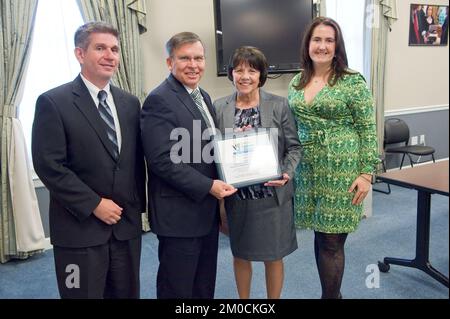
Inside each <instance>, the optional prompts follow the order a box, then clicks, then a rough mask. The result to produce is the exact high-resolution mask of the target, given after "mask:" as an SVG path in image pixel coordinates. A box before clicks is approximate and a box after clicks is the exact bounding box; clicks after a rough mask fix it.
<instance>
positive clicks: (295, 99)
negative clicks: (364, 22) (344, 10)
mask: <svg viewBox="0 0 450 319" xmlns="http://www.w3.org/2000/svg"><path fill="white" fill-rule="evenodd" d="M300 59H301V65H302V71H301V72H300V73H299V74H297V75H296V76H295V77H294V78H293V79H292V81H291V83H290V85H289V94H288V100H289V105H290V107H291V108H292V110H293V112H294V114H295V118H296V120H297V124H298V134H299V138H300V142H301V143H302V146H303V157H302V159H301V162H300V165H299V166H298V168H297V173H296V177H295V181H296V194H295V197H294V198H295V213H296V225H297V226H298V227H302V228H309V229H313V230H314V234H315V237H314V252H315V257H316V264H317V268H318V271H319V277H320V282H321V286H322V298H341V297H342V295H341V293H340V288H341V282H342V276H343V273H344V258H345V257H344V243H345V240H346V238H347V234H348V233H349V232H353V231H354V230H355V229H356V228H357V226H358V224H359V221H360V219H361V217H362V210H363V200H364V198H365V197H366V195H367V193H368V192H369V190H370V187H371V178H372V172H373V171H374V169H375V166H376V164H377V163H378V156H377V138H376V128H375V117H374V110H373V100H372V97H371V93H370V91H369V90H368V88H367V85H366V83H365V81H364V78H363V77H362V76H361V75H360V74H359V73H357V72H355V71H352V70H350V69H349V68H348V62H347V55H346V52H345V45H344V41H343V37H342V32H341V29H340V27H339V25H338V24H337V23H336V22H335V21H334V20H332V19H329V18H323V17H320V18H316V19H315V20H314V21H313V22H312V23H311V25H310V26H309V29H308V30H307V31H306V33H305V37H304V39H303V43H302V48H301V57H300Z"/></svg>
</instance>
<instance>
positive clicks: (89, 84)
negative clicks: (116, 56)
mask: <svg viewBox="0 0 450 319" xmlns="http://www.w3.org/2000/svg"><path fill="white" fill-rule="evenodd" d="M80 76H81V79H82V80H83V82H84V84H85V85H86V87H87V88H88V90H89V93H90V94H91V95H93V96H98V92H100V91H101V90H103V91H105V92H106V93H108V97H109V96H110V92H111V85H110V84H109V82H108V84H106V86H105V87H104V88H103V89H99V88H98V87H97V86H96V85H95V84H93V83H92V82H90V81H89V80H88V79H86V78H85V77H84V76H83V74H81V73H80Z"/></svg>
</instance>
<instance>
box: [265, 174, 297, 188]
mask: <svg viewBox="0 0 450 319" xmlns="http://www.w3.org/2000/svg"><path fill="white" fill-rule="evenodd" d="M290 179H291V178H290V177H289V175H288V174H286V173H283V178H282V179H277V180H274V181H268V182H267V183H264V186H274V187H280V186H284V185H286V183H287V182H289V180H290Z"/></svg>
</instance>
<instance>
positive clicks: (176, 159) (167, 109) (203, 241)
mask: <svg viewBox="0 0 450 319" xmlns="http://www.w3.org/2000/svg"><path fill="white" fill-rule="evenodd" d="M166 49H167V53H168V58H167V60H166V62H167V66H168V68H169V70H170V72H171V74H170V76H169V77H168V78H167V79H166V80H165V81H163V83H162V84H161V85H159V86H158V87H157V88H156V89H154V90H153V91H152V92H151V93H150V94H149V96H148V97H147V99H146V100H145V102H144V105H143V108H142V115H141V131H142V142H143V145H144V153H145V157H146V159H147V166H148V172H149V184H148V197H149V211H150V226H151V228H152V231H153V232H154V233H156V234H157V235H158V240H159V249H158V257H159V263H160V264H159V269H158V275H157V297H158V298H160V299H163V298H213V297H214V289H215V280H216V266H217V247H218V229H219V207H218V206H219V205H218V199H221V198H223V197H225V196H229V195H231V194H233V193H234V192H235V191H236V189H235V188H234V187H233V186H231V185H228V184H226V183H224V182H223V181H220V180H218V179H217V171H216V167H215V164H214V162H213V161H212V158H211V153H210V152H209V150H210V148H209V146H208V145H210V144H209V143H210V142H211V138H210V137H211V136H210V134H208V130H207V129H210V131H209V132H212V131H214V130H215V125H214V120H213V116H212V115H213V114H214V110H213V108H212V103H211V98H210V97H209V95H208V94H207V93H206V92H205V91H204V90H202V89H200V88H199V87H198V83H199V82H200V79H201V77H202V75H203V72H204V70H205V54H204V48H203V44H202V42H201V40H200V38H199V37H198V36H197V35H196V34H194V33H191V32H182V33H179V34H176V35H174V36H173V37H172V38H171V39H170V40H169V41H168V42H167V44H166ZM202 133H204V134H203V136H202Z"/></svg>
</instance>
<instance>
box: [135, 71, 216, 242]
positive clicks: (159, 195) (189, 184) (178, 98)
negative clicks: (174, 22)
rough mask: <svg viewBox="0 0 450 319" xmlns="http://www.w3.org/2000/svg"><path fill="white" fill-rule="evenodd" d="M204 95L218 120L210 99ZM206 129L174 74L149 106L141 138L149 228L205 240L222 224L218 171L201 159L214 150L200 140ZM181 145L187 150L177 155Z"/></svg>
mask: <svg viewBox="0 0 450 319" xmlns="http://www.w3.org/2000/svg"><path fill="white" fill-rule="evenodd" d="M200 92H201V94H202V96H203V99H204V100H205V102H206V105H207V106H208V108H209V111H210V112H211V115H212V116H213V117H214V110H213V108H212V103H211V98H210V97H209V95H208V94H207V93H206V92H205V91H204V90H202V89H200ZM194 121H197V122H196V124H195V125H194ZM199 123H200V125H201V126H198V124H199ZM206 128H207V126H206V123H205V121H204V119H203V117H202V115H201V113H200V111H199V110H198V109H197V107H196V105H195V103H194V101H193V99H192V98H191V97H190V95H189V93H188V92H187V90H186V89H185V87H184V86H183V85H182V84H181V83H180V82H179V81H178V80H177V79H176V78H175V77H174V76H173V75H170V76H169V77H168V78H167V79H166V80H165V81H164V82H163V83H162V84H160V85H159V86H158V87H157V88H156V89H154V90H153V91H152V92H150V94H149V95H148V97H147V99H146V100H145V102H144V105H143V107H142V115H141V133H142V143H143V146H144V153H145V157H146V160H147V167H148V172H149V183H148V198H149V203H148V205H149V212H150V225H151V228H152V231H153V232H154V233H156V234H158V235H161V236H168V237H201V236H204V235H207V234H209V232H210V231H211V230H212V227H217V225H218V201H217V199H216V198H215V197H213V196H212V195H210V194H209V190H210V189H211V186H212V184H213V180H214V179H217V170H216V167H215V164H214V162H207V161H205V160H204V158H203V157H202V156H201V151H202V150H203V149H204V148H205V147H207V148H208V145H211V144H209V143H210V139H209V138H208V139H202V136H201V134H202V132H203V131H204V130H205V129H206ZM171 134H172V138H173V140H171V138H170V136H171ZM177 144H178V145H181V144H183V145H184V148H183V149H181V150H179V151H177V150H176V149H177ZM171 152H173V153H172V155H174V154H175V153H179V152H182V155H183V156H187V160H184V161H181V162H179V163H176V162H174V161H172V159H171Z"/></svg>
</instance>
